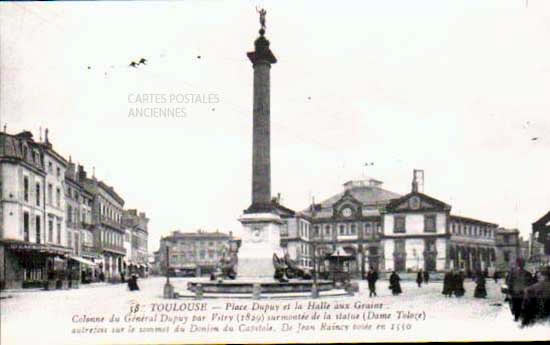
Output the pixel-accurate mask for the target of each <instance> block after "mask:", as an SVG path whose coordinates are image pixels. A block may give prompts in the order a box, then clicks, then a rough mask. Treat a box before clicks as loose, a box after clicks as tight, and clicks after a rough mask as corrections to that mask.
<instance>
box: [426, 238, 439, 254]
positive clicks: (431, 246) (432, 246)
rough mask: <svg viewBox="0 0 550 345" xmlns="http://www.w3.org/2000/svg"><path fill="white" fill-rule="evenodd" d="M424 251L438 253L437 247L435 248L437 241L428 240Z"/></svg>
mask: <svg viewBox="0 0 550 345" xmlns="http://www.w3.org/2000/svg"><path fill="white" fill-rule="evenodd" d="M424 248H425V249H424V250H425V251H427V252H435V251H436V247H435V240H434V239H432V238H430V239H426V241H425V242H424Z"/></svg>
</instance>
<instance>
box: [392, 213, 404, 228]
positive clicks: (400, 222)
mask: <svg viewBox="0 0 550 345" xmlns="http://www.w3.org/2000/svg"><path fill="white" fill-rule="evenodd" d="M393 232H405V216H395V218H394V223H393Z"/></svg>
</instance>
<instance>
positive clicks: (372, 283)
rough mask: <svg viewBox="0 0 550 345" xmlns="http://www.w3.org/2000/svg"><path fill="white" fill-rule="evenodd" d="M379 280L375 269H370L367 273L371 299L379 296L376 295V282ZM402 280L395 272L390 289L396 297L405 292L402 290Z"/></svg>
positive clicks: (391, 277) (391, 278)
mask: <svg viewBox="0 0 550 345" xmlns="http://www.w3.org/2000/svg"><path fill="white" fill-rule="evenodd" d="M377 280H378V272H376V271H375V270H374V268H372V267H371V268H370V269H369V271H368V272H367V282H368V284H369V297H372V296H377V295H376V281H377ZM400 281H401V278H400V277H399V275H398V274H397V273H396V272H395V271H393V272H392V274H391V275H390V286H389V289H390V290H391V291H392V294H393V295H394V296H396V295H399V294H400V293H402V292H403V291H402V290H401V283H400Z"/></svg>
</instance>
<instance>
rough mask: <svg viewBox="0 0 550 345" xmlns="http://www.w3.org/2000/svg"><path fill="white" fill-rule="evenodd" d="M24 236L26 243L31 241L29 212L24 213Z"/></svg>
mask: <svg viewBox="0 0 550 345" xmlns="http://www.w3.org/2000/svg"><path fill="white" fill-rule="evenodd" d="M23 235H24V236H25V237H24V238H25V241H27V242H28V241H29V212H24V213H23Z"/></svg>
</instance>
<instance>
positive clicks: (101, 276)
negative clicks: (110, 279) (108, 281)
mask: <svg viewBox="0 0 550 345" xmlns="http://www.w3.org/2000/svg"><path fill="white" fill-rule="evenodd" d="M99 280H100V281H102V282H104V281H105V274H104V273H103V272H99Z"/></svg>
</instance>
